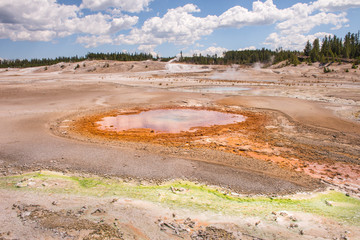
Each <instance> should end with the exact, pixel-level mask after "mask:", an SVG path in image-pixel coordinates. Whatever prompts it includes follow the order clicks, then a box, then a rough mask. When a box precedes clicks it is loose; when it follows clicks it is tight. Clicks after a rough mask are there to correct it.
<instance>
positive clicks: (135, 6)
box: [80, 0, 153, 13]
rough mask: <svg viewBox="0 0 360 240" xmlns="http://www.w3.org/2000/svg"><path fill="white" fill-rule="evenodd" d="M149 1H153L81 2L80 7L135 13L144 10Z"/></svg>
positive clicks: (104, 0)
mask: <svg viewBox="0 0 360 240" xmlns="http://www.w3.org/2000/svg"><path fill="white" fill-rule="evenodd" d="M151 1H153V0H83V1H82V4H81V6H80V7H81V8H89V9H91V10H95V11H98V10H105V9H108V8H114V9H117V10H119V11H125V12H132V13H136V12H141V11H143V10H145V9H146V8H147V7H148V6H149V3H150V2H151Z"/></svg>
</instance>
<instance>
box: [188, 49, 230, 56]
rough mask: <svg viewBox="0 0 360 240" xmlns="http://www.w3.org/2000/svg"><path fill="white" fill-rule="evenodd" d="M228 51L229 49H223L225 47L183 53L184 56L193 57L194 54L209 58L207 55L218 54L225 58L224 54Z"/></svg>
mask: <svg viewBox="0 0 360 240" xmlns="http://www.w3.org/2000/svg"><path fill="white" fill-rule="evenodd" d="M227 51H228V49H226V48H223V47H209V48H207V49H204V50H192V51H190V52H188V53H183V56H186V57H192V56H193V55H194V54H197V55H200V54H201V55H202V56H207V55H210V56H214V55H215V54H216V55H217V56H218V57H223V56H224V52H227Z"/></svg>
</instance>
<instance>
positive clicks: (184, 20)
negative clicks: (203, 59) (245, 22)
mask: <svg viewBox="0 0 360 240" xmlns="http://www.w3.org/2000/svg"><path fill="white" fill-rule="evenodd" d="M194 12H200V9H199V8H198V7H197V6H195V5H194V4H187V5H185V6H183V7H178V8H175V9H169V10H168V12H167V13H166V14H165V15H164V16H163V17H161V18H160V17H153V18H150V19H148V20H146V21H145V22H144V24H143V26H142V27H141V28H135V29H133V30H132V31H131V32H130V34H129V35H120V36H119V37H118V38H117V41H118V43H120V44H121V43H123V44H141V45H159V44H162V43H164V42H170V43H175V44H183V45H187V44H192V43H194V42H195V41H197V40H200V39H201V37H202V36H205V35H209V34H211V33H212V32H213V30H214V29H215V28H216V27H217V26H218V22H217V17H216V16H207V17H204V18H201V17H195V16H193V15H192V14H191V13H194Z"/></svg>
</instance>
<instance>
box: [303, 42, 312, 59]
mask: <svg viewBox="0 0 360 240" xmlns="http://www.w3.org/2000/svg"><path fill="white" fill-rule="evenodd" d="M311 49H312V46H311V43H310V41H309V40H308V41H307V43H306V46H305V49H304V54H305V56H310V52H311Z"/></svg>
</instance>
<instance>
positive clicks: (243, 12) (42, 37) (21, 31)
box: [0, 0, 360, 55]
mask: <svg viewBox="0 0 360 240" xmlns="http://www.w3.org/2000/svg"><path fill="white" fill-rule="evenodd" d="M152 1H153V0H83V1H82V4H81V5H80V7H77V6H76V5H63V4H58V3H57V1H56V0H33V1H31V3H30V4H29V1H27V0H12V1H5V0H4V1H0V38H9V39H11V40H14V41H16V40H31V41H51V40H53V39H56V38H62V37H66V36H70V35H73V34H76V35H78V36H77V40H76V41H77V42H78V43H81V44H83V45H84V46H85V47H96V46H98V45H101V44H129V45H139V47H138V49H139V50H140V51H145V52H154V49H155V48H156V47H157V46H158V45H160V44H162V43H165V42H168V43H174V44H177V45H192V44H196V41H198V40H201V39H202V38H204V37H205V36H208V35H210V34H212V33H213V31H214V30H216V29H219V28H241V27H244V26H255V25H273V26H274V27H275V29H276V30H275V31H276V32H274V33H272V34H271V35H269V36H268V37H267V39H266V40H265V43H266V44H268V46H270V47H271V48H276V47H279V46H280V44H283V45H282V47H284V48H289V49H298V50H302V49H300V48H303V44H304V43H305V42H306V41H307V39H309V38H313V37H314V36H317V35H321V34H323V33H318V34H309V33H310V32H311V31H313V30H314V29H315V28H316V27H319V26H322V25H330V26H332V27H333V29H339V28H342V27H344V26H346V24H347V23H348V19H347V15H346V10H347V9H350V8H355V7H360V0H317V1H314V2H311V3H297V4H295V5H293V6H291V7H288V8H285V9H279V8H278V7H277V6H276V5H275V4H274V1H273V0H265V1H254V2H253V4H252V9H246V8H244V7H242V6H234V7H232V8H230V9H228V10H227V11H225V12H224V13H223V14H221V15H219V16H213V15H208V16H205V17H198V16H196V14H197V13H199V12H200V9H199V8H198V7H197V6H196V5H194V4H186V5H184V6H182V7H177V8H174V9H169V10H168V11H167V13H165V15H163V16H160V17H159V16H156V17H152V18H149V19H147V20H145V22H144V23H143V25H142V26H140V27H136V28H134V26H135V25H136V24H137V23H138V20H139V17H138V16H129V15H125V14H124V13H123V12H131V13H138V12H140V11H143V10H146V9H147V8H148V7H149V4H150V2H152ZM159 1H160V0H159ZM85 8H86V9H90V10H91V11H90V13H89V14H86V15H84V13H87V12H89V11H83V10H84V9H85ZM128 29H130V32H129V33H127V34H125V33H123V32H122V31H123V30H128ZM240 41H241V39H239V42H240ZM198 47H199V46H198ZM211 48H213V49H211ZM216 49H220V51H221V48H216V47H210V48H209V49H206V50H203V51H208V53H209V54H210V55H212V52H216ZM192 53H195V51H193V52H192ZM206 54H207V53H205V55H206Z"/></svg>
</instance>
